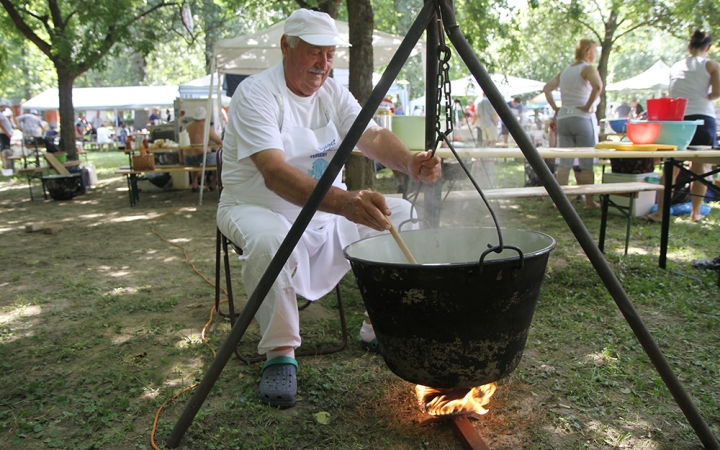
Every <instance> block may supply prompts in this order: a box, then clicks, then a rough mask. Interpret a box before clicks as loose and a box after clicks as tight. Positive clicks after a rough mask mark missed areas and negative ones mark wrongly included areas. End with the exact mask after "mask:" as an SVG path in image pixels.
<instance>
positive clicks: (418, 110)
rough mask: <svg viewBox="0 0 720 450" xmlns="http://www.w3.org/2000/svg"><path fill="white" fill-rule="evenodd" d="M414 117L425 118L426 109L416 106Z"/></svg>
mask: <svg viewBox="0 0 720 450" xmlns="http://www.w3.org/2000/svg"><path fill="white" fill-rule="evenodd" d="M412 115H413V116H424V115H425V107H424V106H421V105H415V107H414V108H413V112H412Z"/></svg>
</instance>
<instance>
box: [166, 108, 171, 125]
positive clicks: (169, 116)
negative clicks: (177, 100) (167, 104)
mask: <svg viewBox="0 0 720 450" xmlns="http://www.w3.org/2000/svg"><path fill="white" fill-rule="evenodd" d="M165 122H167V123H170V122H172V113H171V112H170V109H166V110H165Z"/></svg>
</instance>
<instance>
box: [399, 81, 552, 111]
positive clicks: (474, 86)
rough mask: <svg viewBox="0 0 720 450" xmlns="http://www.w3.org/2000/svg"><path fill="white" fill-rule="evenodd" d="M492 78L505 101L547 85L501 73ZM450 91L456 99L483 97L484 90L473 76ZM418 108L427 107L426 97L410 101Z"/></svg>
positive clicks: (451, 86)
mask: <svg viewBox="0 0 720 450" xmlns="http://www.w3.org/2000/svg"><path fill="white" fill-rule="evenodd" d="M490 78H491V79H492V81H493V83H495V86H497V88H498V89H499V90H500V93H501V94H502V95H503V97H505V99H510V97H512V96H514V95H521V94H527V93H529V92H537V91H541V90H542V88H543V87H544V86H545V83H544V82H542V81H535V80H531V79H528V78H520V77H514V76H511V75H502V74H499V73H491V74H490ZM450 90H451V94H452V95H453V96H456V97H477V96H480V95H482V89H481V88H480V85H479V84H478V82H477V81H476V80H475V77H474V76H472V75H468V76H465V77H462V78H458V79H457V80H453V81H451V82H450ZM416 106H425V97H424V96H423V97H419V98H416V99H414V100H412V101H410V109H411V110H413V109H414V108H415V107H416Z"/></svg>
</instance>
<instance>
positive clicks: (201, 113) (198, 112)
mask: <svg viewBox="0 0 720 450" xmlns="http://www.w3.org/2000/svg"><path fill="white" fill-rule="evenodd" d="M206 116H207V111H205V108H203V107H202V106H198V107H197V108H195V114H193V119H195V120H203V119H204V118H205V117H206Z"/></svg>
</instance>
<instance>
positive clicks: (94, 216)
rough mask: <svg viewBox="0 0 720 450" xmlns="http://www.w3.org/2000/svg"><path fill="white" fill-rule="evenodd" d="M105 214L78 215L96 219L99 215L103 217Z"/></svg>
mask: <svg viewBox="0 0 720 450" xmlns="http://www.w3.org/2000/svg"><path fill="white" fill-rule="evenodd" d="M106 215H107V214H82V215H81V216H80V218H81V219H98V218H101V217H105V216H106Z"/></svg>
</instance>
